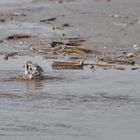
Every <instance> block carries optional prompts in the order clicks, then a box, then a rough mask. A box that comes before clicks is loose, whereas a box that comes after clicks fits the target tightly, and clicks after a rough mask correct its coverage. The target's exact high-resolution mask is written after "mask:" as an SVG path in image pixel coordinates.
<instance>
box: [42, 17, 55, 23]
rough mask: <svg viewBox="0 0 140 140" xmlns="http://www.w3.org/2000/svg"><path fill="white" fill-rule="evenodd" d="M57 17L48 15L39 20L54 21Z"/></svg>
mask: <svg viewBox="0 0 140 140" xmlns="http://www.w3.org/2000/svg"><path fill="white" fill-rule="evenodd" d="M56 18H57V17H49V18H46V19H41V20H40V22H48V21H54V20H56Z"/></svg>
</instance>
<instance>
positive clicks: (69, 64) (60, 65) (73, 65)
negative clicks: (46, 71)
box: [52, 61, 83, 69]
mask: <svg viewBox="0 0 140 140" xmlns="http://www.w3.org/2000/svg"><path fill="white" fill-rule="evenodd" d="M52 68H53V69H83V61H55V62H53V63H52Z"/></svg>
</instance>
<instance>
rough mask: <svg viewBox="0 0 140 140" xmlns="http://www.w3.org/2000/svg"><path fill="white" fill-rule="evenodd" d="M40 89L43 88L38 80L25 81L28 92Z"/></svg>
mask: <svg viewBox="0 0 140 140" xmlns="http://www.w3.org/2000/svg"><path fill="white" fill-rule="evenodd" d="M41 88H43V83H42V81H40V80H30V81H26V89H28V90H36V89H41Z"/></svg>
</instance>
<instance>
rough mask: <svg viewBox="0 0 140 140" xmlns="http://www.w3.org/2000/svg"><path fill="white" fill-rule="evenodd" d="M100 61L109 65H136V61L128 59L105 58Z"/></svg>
mask: <svg viewBox="0 0 140 140" xmlns="http://www.w3.org/2000/svg"><path fill="white" fill-rule="evenodd" d="M98 60H99V61H102V62H107V63H109V64H120V65H134V64H135V61H134V60H132V59H129V58H126V57H123V58H111V57H103V58H98Z"/></svg>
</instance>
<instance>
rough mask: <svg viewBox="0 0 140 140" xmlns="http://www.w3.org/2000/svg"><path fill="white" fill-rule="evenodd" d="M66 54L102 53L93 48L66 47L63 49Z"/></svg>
mask: <svg viewBox="0 0 140 140" xmlns="http://www.w3.org/2000/svg"><path fill="white" fill-rule="evenodd" d="M62 52H63V53H65V54H78V55H95V56H96V55H101V53H100V52H99V51H96V50H91V49H85V48H81V47H65V48H64V49H63V50H62Z"/></svg>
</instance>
